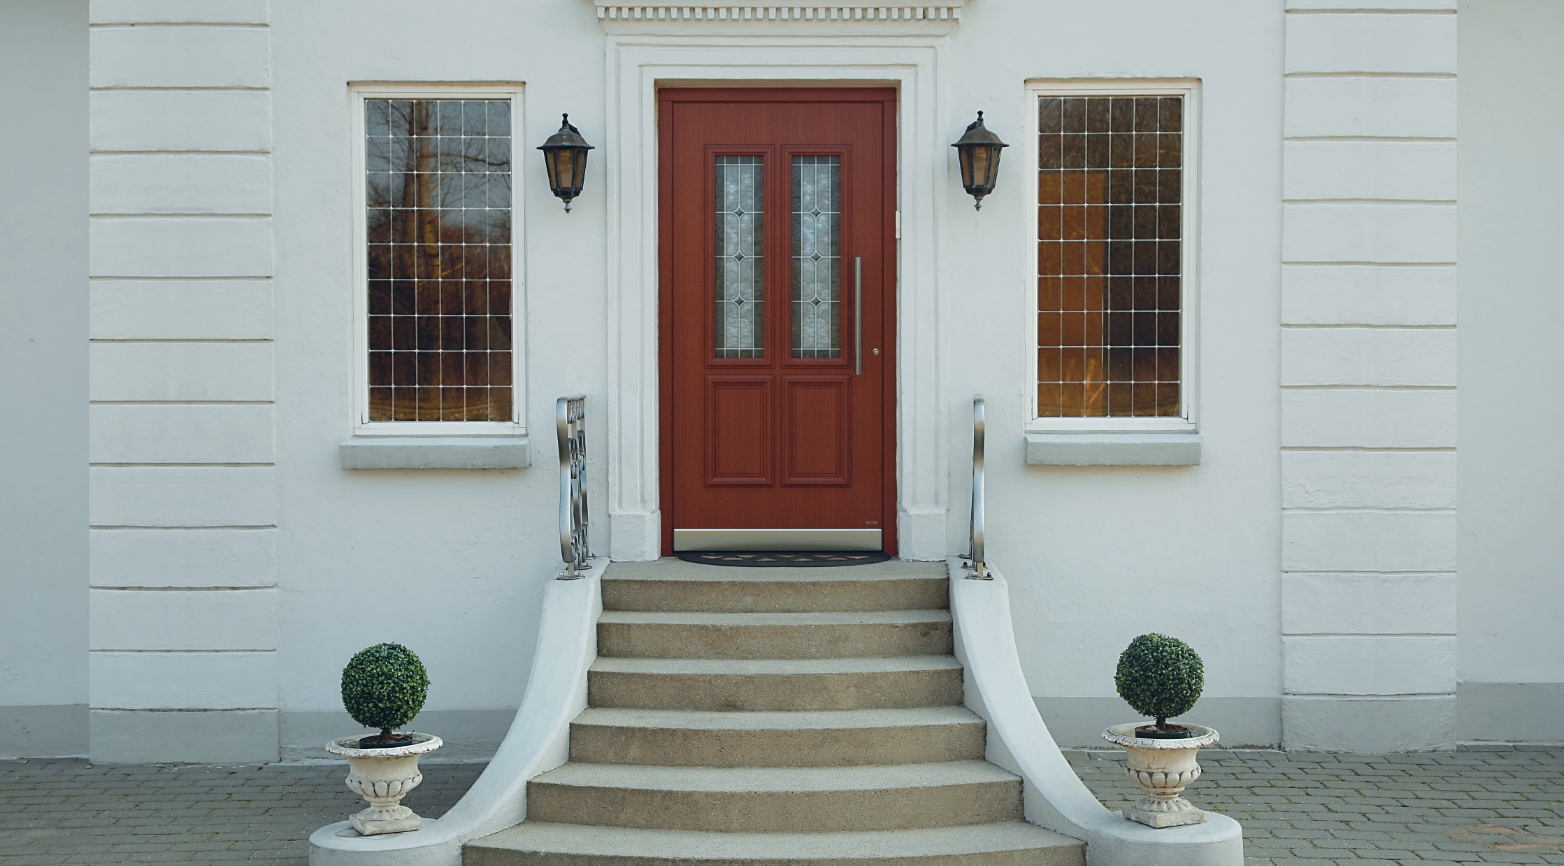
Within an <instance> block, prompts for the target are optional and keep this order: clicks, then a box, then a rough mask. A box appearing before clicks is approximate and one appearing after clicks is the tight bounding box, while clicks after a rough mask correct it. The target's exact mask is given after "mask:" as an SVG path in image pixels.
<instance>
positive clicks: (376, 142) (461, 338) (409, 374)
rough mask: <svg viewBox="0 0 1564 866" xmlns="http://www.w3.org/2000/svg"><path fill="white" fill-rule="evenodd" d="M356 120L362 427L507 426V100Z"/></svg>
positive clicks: (380, 105)
mask: <svg viewBox="0 0 1564 866" xmlns="http://www.w3.org/2000/svg"><path fill="white" fill-rule="evenodd" d="M364 112H365V116H364V127H365V135H366V138H365V142H364V162H365V166H364V167H365V184H364V190H365V199H366V201H365V206H366V207H367V209H368V212H367V228H368V242H369V250H368V256H369V269H368V276H369V286H368V292H369V420H371V421H510V420H511V419H512V393H511V370H512V359H511V139H510V133H511V107H510V101H509V100H505V99H439V100H435V99H368V100H365V102H364Z"/></svg>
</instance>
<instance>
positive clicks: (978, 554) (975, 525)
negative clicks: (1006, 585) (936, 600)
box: [967, 395, 994, 580]
mask: <svg viewBox="0 0 1564 866" xmlns="http://www.w3.org/2000/svg"><path fill="white" fill-rule="evenodd" d="M983 410H984V404H983V397H982V396H981V395H979V396H977V397H974V398H972V522H971V524H970V525H969V529H970V533H971V534H970V536H969V538H968V540H969V542H970V544H971V545H972V546H971V548H970V551H971V552H970V553H969V556H970V557H971V558H972V563H971V565H970V566H968V567H969V568H970V569H971V570H972V573H971V574H968V575H967V578H968V579H969V580H993V579H994V575H993V573H992V572H990V571H989V570H988V566H987V565H986V564H984V562H983V433H984V429H983V428H984V411H983Z"/></svg>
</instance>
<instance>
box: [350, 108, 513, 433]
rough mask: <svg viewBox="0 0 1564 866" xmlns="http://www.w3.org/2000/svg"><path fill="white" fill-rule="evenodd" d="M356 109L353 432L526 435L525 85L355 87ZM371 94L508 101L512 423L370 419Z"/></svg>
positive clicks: (353, 159)
mask: <svg viewBox="0 0 1564 866" xmlns="http://www.w3.org/2000/svg"><path fill="white" fill-rule="evenodd" d="M349 92H350V94H351V96H352V113H353V124H352V125H353V158H352V166H353V167H352V171H353V185H352V188H353V280H354V287H353V394H354V397H353V434H354V435H355V436H443V437H449V436H518V435H525V434H526V432H527V420H526V419H527V416H526V411H527V366H526V357H527V347H526V339H525V337H526V333H527V325H526V310H527V305H526V269H525V267H524V266H523V265H524V249H525V246H526V245H525V243H524V242H523V241H524V238H525V237H526V232H525V226H524V222H523V212H522V207H521V203H522V200H523V199H522V188H521V187H522V177H523V174H524V172H523V171H522V161H521V155H522V150H523V146H522V144H521V142H523V141H525V140H526V131H525V129H524V126H523V123H522V118H523V114H522V107H523V106H522V87H521V85H520V84H423V83H395V84H354V85H351V86H350V88H349ZM370 99H490V100H493V99H508V100H509V101H510V104H511V111H510V117H511V139H510V141H511V203H510V207H511V244H510V249H511V420H509V421H370V420H369V226H368V214H367V212H366V211H367V207H366V201H367V198H366V195H367V193H366V190H365V188H364V168H365V153H364V149H365V141H364V132H365V129H364V123H365V102H366V101H368V100H370Z"/></svg>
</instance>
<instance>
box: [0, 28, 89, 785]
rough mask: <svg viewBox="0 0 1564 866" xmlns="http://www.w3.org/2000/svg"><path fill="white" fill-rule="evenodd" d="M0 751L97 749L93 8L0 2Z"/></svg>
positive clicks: (6, 755) (8, 753)
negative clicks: (90, 371)
mask: <svg viewBox="0 0 1564 866" xmlns="http://www.w3.org/2000/svg"><path fill="white" fill-rule="evenodd" d="M0 81H4V82H5V83H6V86H5V87H4V88H3V89H0V117H5V118H6V121H5V127H6V130H7V132H6V133H5V134H3V135H0V166H3V167H4V168H3V169H0V309H3V310H4V311H5V313H4V315H3V316H0V371H4V373H3V374H0V406H3V407H5V408H4V411H5V419H6V420H5V423H4V424H3V425H0V551H4V553H3V557H4V561H3V562H0V594H3V597H4V598H5V603H4V604H3V605H0V758H10V757H29V756H54V755H81V754H85V753H86V751H87V713H86V703H87V659H86V646H87V529H86V525H87V465H86V463H87V350H86V339H87V268H86V260H87V218H86V211H87V172H86V166H85V159H86V150H87V3H86V0H7V2H4V3H0Z"/></svg>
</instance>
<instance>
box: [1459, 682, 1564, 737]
mask: <svg viewBox="0 0 1564 866" xmlns="http://www.w3.org/2000/svg"><path fill="white" fill-rule="evenodd" d="M1455 705H1456V716H1455V735H1456V739H1458V740H1459V741H1461V742H1462V743H1543V744H1548V745H1558V744H1560V743H1564V725H1561V724H1559V719H1561V718H1564V683H1474V682H1465V683H1461V684H1460V685H1459V686H1457V687H1456V704H1455Z"/></svg>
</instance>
